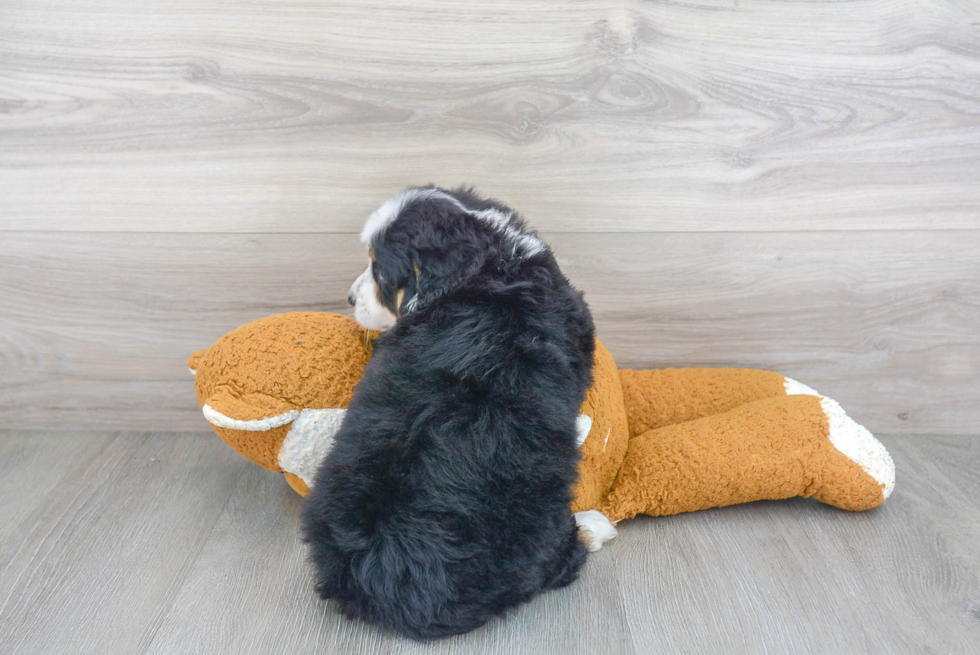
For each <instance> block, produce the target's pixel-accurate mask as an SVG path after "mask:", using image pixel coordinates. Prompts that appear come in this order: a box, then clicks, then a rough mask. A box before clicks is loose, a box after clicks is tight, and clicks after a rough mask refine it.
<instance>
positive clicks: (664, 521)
mask: <svg viewBox="0 0 980 655" xmlns="http://www.w3.org/2000/svg"><path fill="white" fill-rule="evenodd" d="M66 438H67V440H68V441H66ZM883 441H884V443H885V445H886V446H887V447H888V448H889V450H890V451H891V453H892V455H893V457H894V459H895V462H896V466H897V471H898V476H897V486H896V490H895V493H894V494H893V495H892V497H891V498H890V499H889V500H888V501H887V502H886V503H885V504H884V505H882V506H881V507H879V508H877V509H875V510H872V511H869V512H864V513H848V512H842V511H840V510H836V509H834V508H831V507H827V506H824V505H820V504H819V503H817V502H816V501H812V500H806V499H795V500H790V501H781V502H760V503H751V504H747V505H740V506H734V507H728V508H723V509H717V510H708V511H705V512H696V513H692V514H683V515H679V516H673V517H663V518H656V519H652V518H649V517H639V518H637V519H634V520H630V521H625V522H623V523H621V524H620V526H619V527H620V536H619V537H618V538H617V539H616V540H614V541H612V542H611V543H609V544H607V545H606V546H605V547H604V548H603V549H602V550H601V551H599V552H598V553H595V554H593V555H590V557H589V559H588V561H587V563H586V566H585V568H584V570H583V572H582V576H581V578H580V580H579V581H577V582H576V583H575V584H573V585H571V586H570V587H568V588H565V589H562V590H559V591H557V592H552V593H548V594H545V595H543V596H540V597H538V598H536V599H535V600H533V601H532V602H531V603H529V604H527V605H524V606H522V607H520V608H517V609H516V610H514V611H512V612H511V613H509V614H508V615H507V616H506V617H505V618H504V619H502V620H495V621H492V622H491V623H490V624H488V625H486V626H484V627H483V628H481V629H479V630H476V631H474V632H472V633H470V634H467V635H462V636H459V637H455V638H452V639H448V640H444V641H440V642H434V643H416V642H411V641H406V640H403V639H400V638H398V637H395V636H393V635H391V634H388V633H383V632H381V631H379V630H376V629H375V628H373V627H370V626H367V625H365V624H362V623H359V622H354V621H349V620H346V619H343V618H341V617H340V616H339V615H338V614H337V613H336V611H335V608H334V607H333V606H332V605H331V604H329V603H325V602H322V601H319V600H318V599H317V598H316V596H315V594H314V593H313V591H312V580H311V571H310V568H309V565H308V564H307V563H306V561H305V555H306V552H305V546H304V545H303V544H302V542H301V540H300V539H299V537H298V510H299V506H300V499H299V497H298V496H296V495H295V494H293V492H292V491H291V490H289V488H288V487H287V486H286V483H285V482H284V480H283V479H282V477H281V476H279V475H273V474H270V473H268V472H267V471H264V470H262V469H260V468H259V467H257V466H255V465H253V464H251V463H250V462H247V461H246V460H244V459H243V458H240V457H238V456H237V455H236V454H234V453H233V452H232V451H231V450H230V449H228V448H227V447H226V446H225V445H224V444H223V443H222V442H221V441H220V440H219V439H218V438H217V437H215V436H214V435H213V434H208V433H200V434H182V435H177V434H134V433H121V434H111V433H74V434H71V435H67V434H64V433H46V432H40V433H17V432H13V433H12V432H0V454H4V455H10V454H11V453H13V452H15V451H18V450H24V449H27V450H31V449H33V452H35V453H36V455H35V456H30V457H27V458H25V459H24V460H23V461H22V463H21V464H20V465H19V466H17V467H14V468H12V469H10V471H8V472H11V473H14V475H13V476H11V475H7V476H4V477H2V478H0V492H2V493H3V494H4V497H5V498H12V501H11V502H10V503H4V505H3V506H2V507H3V509H2V511H3V512H7V513H9V514H6V515H15V516H19V517H23V518H21V519H19V520H18V521H17V524H16V526H15V528H14V529H13V530H12V531H8V532H6V533H0V556H2V557H3V566H2V568H0V624H2V625H3V626H4V629H3V630H2V631H0V652H16V653H24V654H33V653H44V654H47V653H52V652H71V653H104V652H126V653H229V652H234V653H269V652H288V653H306V652H329V653H382V654H399V655H408V654H412V655H415V654H418V655H422V654H425V653H441V654H446V655H451V654H453V655H454V654H457V653H459V654H462V653H476V652H478V653H487V654H491V655H494V654H501V655H503V654H505V653H506V654H508V655H510V654H512V653H514V654H527V655H532V654H534V655H537V654H538V653H563V654H564V655H576V654H578V653H588V654H593V653H617V654H618V653H624V654H632V653H637V654H653V653H704V652H726V653H727V652H747V653H762V652H776V653H783V652H792V653H804V654H805V653H828V652H841V653H852V652H867V653H898V652H903V653H904V652H941V653H964V654H968V653H973V652H975V650H976V644H977V643H978V641H980V507H978V505H977V503H976V500H975V499H976V498H977V496H978V494H980V479H978V478H977V476H976V470H977V468H978V467H980V437H977V436H957V437H942V436H939V437H930V438H922V437H914V436H902V437H896V436H893V437H886V438H884V439H883ZM69 442H70V443H71V444H73V445H70V446H69V448H71V449H72V450H70V451H65V452H66V454H68V455H69V456H70V458H71V462H70V464H69V465H68V466H64V465H61V469H60V472H55V473H54V475H49V474H51V473H52V467H54V468H57V467H58V465H57V463H56V462H55V460H54V458H52V457H51V456H50V453H52V452H57V451H59V450H60V449H61V448H63V447H64V446H66V445H68V443H69ZM17 476H20V477H19V478H18V477H17ZM31 479H37V480H44V479H56V481H55V482H54V483H52V484H49V485H48V486H46V487H45V488H43V489H39V490H38V493H37V494H36V495H35V496H33V497H30V496H27V495H25V494H20V495H19V496H18V495H14V496H10V495H8V494H9V493H10V492H11V491H14V492H17V491H18V490H19V489H20V486H21V485H22V484H23V481H24V480H31Z"/></svg>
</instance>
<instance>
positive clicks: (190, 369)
mask: <svg viewBox="0 0 980 655" xmlns="http://www.w3.org/2000/svg"><path fill="white" fill-rule="evenodd" d="M187 370H188V371H190V372H191V375H193V376H194V377H197V371H195V370H194V369H192V368H191V367H190V366H188V367H187Z"/></svg>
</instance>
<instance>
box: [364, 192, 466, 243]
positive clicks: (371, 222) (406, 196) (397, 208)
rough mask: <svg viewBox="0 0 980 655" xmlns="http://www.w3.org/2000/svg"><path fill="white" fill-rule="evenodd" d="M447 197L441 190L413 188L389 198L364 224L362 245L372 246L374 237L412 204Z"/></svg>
mask: <svg viewBox="0 0 980 655" xmlns="http://www.w3.org/2000/svg"><path fill="white" fill-rule="evenodd" d="M445 195H446V194H445V193H443V192H441V191H439V189H418V188H411V189H405V190H404V191H402V192H401V193H399V194H398V195H395V196H392V197H390V198H388V199H387V200H385V201H384V202H383V203H381V206H380V207H378V208H377V209H375V210H374V211H373V212H371V215H370V216H368V219H367V222H366V223H364V229H362V230H361V243H363V244H364V245H366V246H367V245H370V243H371V239H373V238H374V235H376V234H377V233H378V232H381V231H382V230H384V229H385V228H386V227H388V225H390V224H391V222H392V221H393V220H395V219H396V218H398V215H399V214H400V213H401V211H402V210H403V209H404V208H405V207H406V206H407V205H409V204H411V203H412V202H414V201H416V200H421V199H425V198H431V197H433V196H445Z"/></svg>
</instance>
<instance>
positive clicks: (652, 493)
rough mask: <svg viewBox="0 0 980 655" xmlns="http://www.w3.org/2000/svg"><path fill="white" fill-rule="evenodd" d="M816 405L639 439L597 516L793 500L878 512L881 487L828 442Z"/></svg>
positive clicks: (781, 402)
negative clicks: (601, 514) (814, 499)
mask: <svg viewBox="0 0 980 655" xmlns="http://www.w3.org/2000/svg"><path fill="white" fill-rule="evenodd" d="M820 400H821V399H820V397H818V396H785V395H783V396H777V397H774V398H765V399H762V400H756V401H754V402H750V403H747V404H744V405H742V406H740V407H736V408H735V409H732V410H730V411H728V412H723V413H720V414H713V415H711V416H706V417H704V418H700V419H696V420H693V421H686V422H684V423H678V424H676V425H668V426H665V427H662V428H658V429H656V430H649V431H647V432H644V433H643V434H641V435H639V436H638V437H636V438H634V439H632V440H630V444H629V450H628V452H627V454H626V460H625V461H624V462H623V466H622V469H621V470H620V472H619V476H618V477H617V479H616V482H615V483H614V485H613V490H612V492H611V493H610V494H609V495H608V497H607V498H606V500H605V502H603V503H602V504H601V505H600V507H599V511H601V512H602V513H603V514H605V515H606V516H607V517H609V519H610V520H612V521H618V520H621V519H625V518H631V517H633V516H636V515H637V514H641V513H642V514H649V515H651V516H663V515H668V514H679V513H681V512H690V511H694V510H699V509H707V508H709V507H724V506H726V505H734V504H737V503H744V502H749V501H753V500H776V499H781V498H792V497H794V496H805V497H810V496H815V497H816V498H817V499H818V500H820V501H822V502H824V503H827V504H829V505H834V506H835V507H840V508H842V509H848V510H862V509H869V508H871V507H874V506H876V505H878V504H880V503H881V502H882V501H884V497H883V495H882V486H881V485H879V484H878V482H877V481H875V479H874V478H872V477H871V476H870V475H868V474H867V473H865V472H864V470H862V468H861V467H860V466H859V465H858V464H856V463H855V462H853V461H851V460H850V459H848V458H847V457H846V456H845V455H843V454H842V453H841V452H840V451H838V450H837V449H836V448H834V446H833V444H832V443H831V441H830V439H829V438H828V421H827V415H826V414H825V413H824V410H823V407H822V406H821V403H820Z"/></svg>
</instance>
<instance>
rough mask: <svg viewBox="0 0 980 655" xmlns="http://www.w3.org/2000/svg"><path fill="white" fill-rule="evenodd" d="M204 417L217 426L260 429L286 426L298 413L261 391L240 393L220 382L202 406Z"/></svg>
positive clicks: (293, 407)
mask: <svg viewBox="0 0 980 655" xmlns="http://www.w3.org/2000/svg"><path fill="white" fill-rule="evenodd" d="M202 409H203V411H204V417H205V418H207V420H208V422H209V423H211V424H212V425H215V426H217V427H219V428H230V429H232V430H247V431H249V432H263V431H265V430H271V429H272V428H277V427H279V426H281V425H285V424H287V423H289V422H291V421H292V420H293V419H295V418H296V417H297V416H299V409H298V408H297V407H295V406H293V405H292V404H290V403H288V402H286V401H285V400H282V399H281V398H274V397H272V396H268V395H266V394H264V393H259V392H254V393H249V394H245V395H239V394H237V393H235V391H234V390H233V389H232V388H231V387H229V386H227V385H219V386H218V387H217V388H215V390H214V392H213V393H212V394H211V395H210V396H209V397H208V398H207V400H206V401H205V403H204V406H203V408H202Z"/></svg>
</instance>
